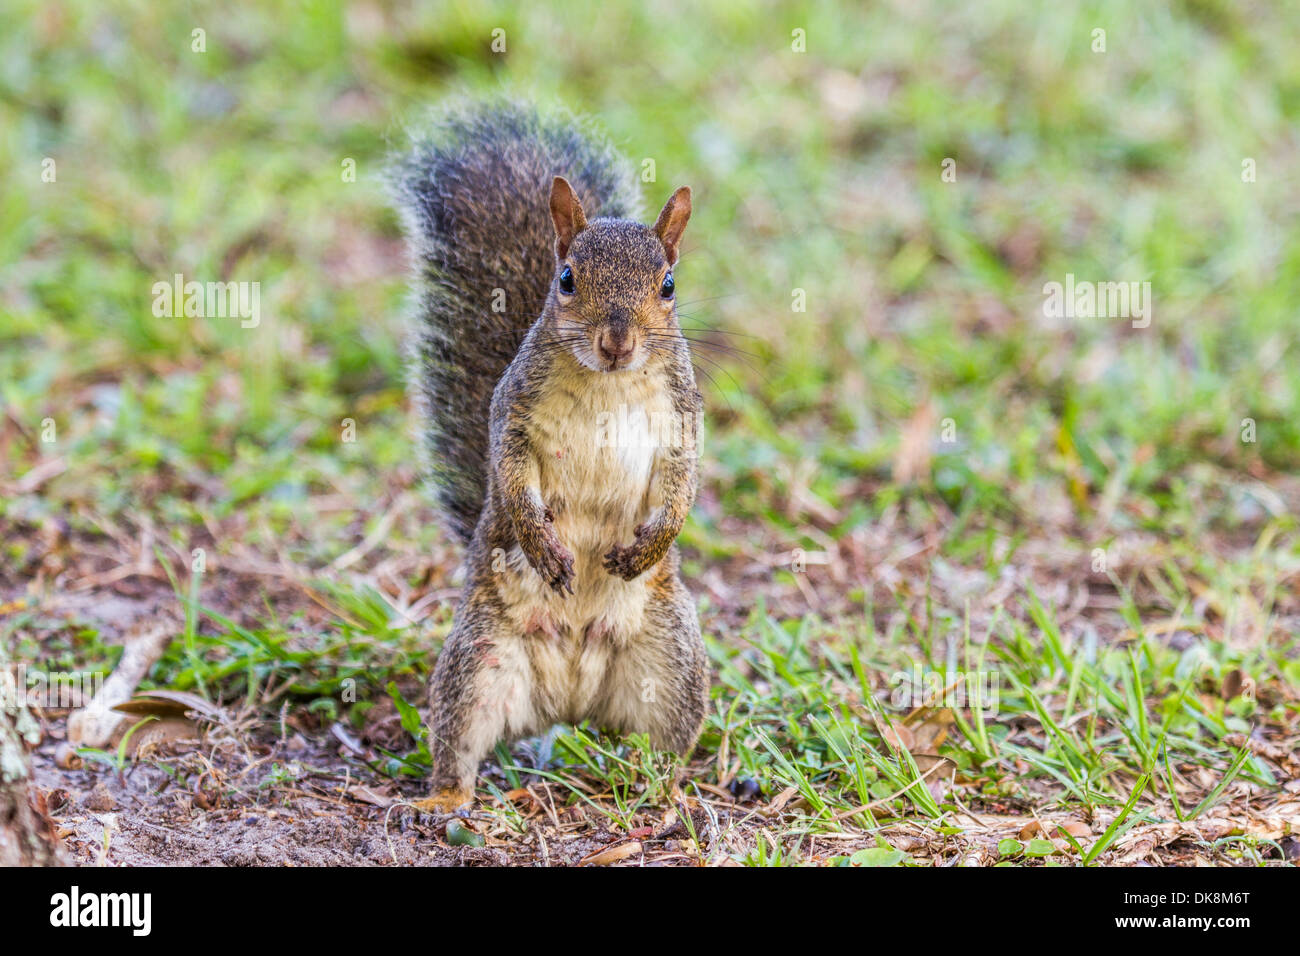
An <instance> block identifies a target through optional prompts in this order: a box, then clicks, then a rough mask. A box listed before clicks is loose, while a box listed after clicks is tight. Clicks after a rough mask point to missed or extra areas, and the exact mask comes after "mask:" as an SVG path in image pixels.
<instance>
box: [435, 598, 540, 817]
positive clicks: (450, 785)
mask: <svg viewBox="0 0 1300 956" xmlns="http://www.w3.org/2000/svg"><path fill="white" fill-rule="evenodd" d="M429 704H430V706H429V711H430V727H429V731H430V740H429V749H430V752H431V753H432V755H433V778H432V786H433V796H432V797H430V798H429V800H428V801H425V802H426V803H428V804H429V805H430V807H431V808H433V809H438V810H454V809H455V808H456V807H458V806H461V805H463V804H466V803H468V802H470V801H471V800H472V799H473V797H474V780H475V778H476V777H477V776H478V767H479V764H480V763H481V762H482V761H483V759H484V758H485V757H487V755H488V754H489V753H491V751H492V748H493V747H495V746H496V745H497V743H499V742H500V741H502V740H516V739H518V738H520V737H526V736H529V735H530V734H534V733H537V732H538V730H539V728H538V721H539V715H538V714H537V713H536V706H535V702H534V676H533V669H532V664H531V663H530V661H529V658H528V653H527V649H526V647H525V644H524V641H523V639H522V638H521V636H520V635H519V634H518V633H517V631H516V629H515V628H514V627H513V626H512V625H511V624H510V622H509V621H508V620H506V618H505V617H504V614H503V612H502V611H501V609H500V608H499V607H497V606H496V605H494V604H493V603H491V602H488V601H475V600H469V601H466V602H465V603H464V604H463V605H462V606H461V607H460V608H459V609H458V611H457V615H456V621H455V623H454V625H453V626H452V630H451V634H450V635H449V636H448V637H447V640H446V642H445V643H444V644H443V647H442V653H441V654H439V655H438V663H437V666H436V667H435V668H434V672H433V680H432V681H431V682H430V685H429Z"/></svg>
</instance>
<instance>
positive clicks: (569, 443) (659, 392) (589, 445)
mask: <svg viewBox="0 0 1300 956" xmlns="http://www.w3.org/2000/svg"><path fill="white" fill-rule="evenodd" d="M619 379H627V381H619ZM606 380H608V381H606ZM594 382H595V384H593V383H592V382H591V381H588V382H585V383H582V387H576V388H575V387H573V386H572V384H566V383H563V382H561V383H557V385H556V387H554V388H552V389H550V390H548V392H547V393H546V394H545V395H544V396H541V401H539V402H538V403H537V405H536V406H535V407H534V411H533V416H532V422H531V427H530V433H531V437H532V442H533V452H534V454H535V455H536V457H537V462H538V469H539V477H540V479H541V482H540V484H541V487H540V491H541V493H542V500H543V501H545V502H546V504H547V505H548V506H549V507H550V508H551V510H552V511H553V512H554V514H555V518H556V523H557V530H561V531H562V530H563V529H564V528H565V526H572V525H574V524H575V523H587V522H591V523H594V524H596V525H599V526H602V527H601V528H600V529H599V530H602V531H604V530H617V529H618V527H620V526H622V525H624V524H626V523H627V522H628V521H633V522H634V523H635V522H636V521H638V520H639V519H640V518H641V517H644V514H643V512H645V511H646V510H648V508H650V507H652V506H653V505H652V503H651V502H650V501H649V500H648V496H649V494H650V490H651V485H652V481H653V478H654V470H655V464H656V462H657V459H658V454H659V450H660V448H661V446H662V434H663V433H664V432H665V431H666V430H667V427H666V424H665V423H666V422H668V421H670V419H671V415H672V403H671V400H670V397H669V395H668V392H667V389H666V388H665V387H664V386H663V383H661V382H660V381H659V380H658V379H657V377H656V376H653V375H651V374H648V373H647V374H643V373H641V372H629V373H626V374H612V375H601V376H596V377H595V378H594ZM570 530H572V531H577V532H579V536H580V537H585V535H582V534H581V531H583V530H586V529H585V528H584V529H579V528H576V527H572V528H570ZM574 543H575V544H578V545H579V546H581V543H580V542H577V541H575V542H574ZM606 547H608V544H606Z"/></svg>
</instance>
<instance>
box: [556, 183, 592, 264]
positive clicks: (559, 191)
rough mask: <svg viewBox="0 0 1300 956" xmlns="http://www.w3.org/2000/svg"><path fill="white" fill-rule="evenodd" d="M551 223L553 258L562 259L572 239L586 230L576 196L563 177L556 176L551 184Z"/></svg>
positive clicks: (585, 221)
mask: <svg viewBox="0 0 1300 956" xmlns="http://www.w3.org/2000/svg"><path fill="white" fill-rule="evenodd" d="M551 221H552V222H553V223H555V257H556V258H557V259H563V258H564V257H565V256H567V255H568V254H569V246H570V245H572V244H573V237H574V236H576V235H577V234H578V233H580V232H582V230H584V229H586V228H587V217H586V216H584V215H583V214H582V203H580V202H579V201H578V194H577V193H575V192H574V191H573V187H572V186H570V185H569V181H568V180H567V179H565V178H564V177H563V176H556V177H555V180H554V181H553V182H552V183H551Z"/></svg>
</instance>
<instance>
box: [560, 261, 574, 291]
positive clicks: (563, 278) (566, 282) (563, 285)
mask: <svg viewBox="0 0 1300 956" xmlns="http://www.w3.org/2000/svg"><path fill="white" fill-rule="evenodd" d="M560 291H561V292H563V293H564V294H565V295H573V270H572V269H570V268H569V267H568V266H565V267H564V271H563V272H561V273H560Z"/></svg>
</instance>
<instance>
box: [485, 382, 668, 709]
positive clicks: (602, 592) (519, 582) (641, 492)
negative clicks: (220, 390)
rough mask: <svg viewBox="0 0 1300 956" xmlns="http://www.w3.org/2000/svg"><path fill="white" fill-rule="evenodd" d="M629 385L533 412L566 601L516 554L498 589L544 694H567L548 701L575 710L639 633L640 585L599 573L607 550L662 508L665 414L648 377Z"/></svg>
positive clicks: (643, 593) (664, 399)
mask: <svg viewBox="0 0 1300 956" xmlns="http://www.w3.org/2000/svg"><path fill="white" fill-rule="evenodd" d="M633 374H634V373H630V375H629V377H631V375H633ZM608 378H610V379H615V378H616V376H613V375H611V376H608ZM611 384H615V383H611ZM632 384H633V385H634V386H636V387H634V388H632V389H628V390H627V391H623V392H622V393H621V394H620V391H621V390H619V391H616V390H614V389H601V390H600V392H601V393H606V394H604V395H603V396H601V395H600V394H599V393H596V397H597V401H596V402H595V403H592V404H589V405H588V406H587V407H584V408H581V409H576V408H574V407H573V402H572V395H573V393H572V392H568V393H566V394H564V395H563V396H562V397H559V398H560V401H557V404H560V402H562V401H563V399H564V398H567V399H569V401H568V402H567V407H564V406H562V407H556V408H554V409H551V408H547V407H545V406H543V407H541V408H538V409H537V410H535V412H534V414H533V419H534V422H537V423H544V424H538V426H537V427H536V429H535V431H534V434H533V439H534V442H535V445H536V447H535V449H534V450H535V453H536V454H537V456H538V462H539V478H540V487H539V491H540V492H541V497H542V501H543V502H544V503H545V504H546V505H547V506H548V507H549V508H550V509H551V511H552V513H553V514H554V518H555V520H554V528H555V532H556V534H557V535H558V536H559V538H560V541H561V542H562V543H563V544H564V546H565V547H566V548H568V549H569V550H570V551H571V552H572V553H573V570H574V574H573V581H572V584H573V593H572V594H566V595H565V596H564V597H561V596H560V595H558V594H556V593H555V592H554V591H553V590H552V589H551V588H550V586H549V585H548V584H547V583H546V582H544V581H543V580H542V578H541V576H540V575H539V574H537V572H536V571H535V570H533V568H532V566H531V565H530V564H529V563H528V559H527V558H526V557H525V556H524V554H523V552H522V551H521V550H520V549H519V548H518V547H516V548H514V549H513V551H512V553H511V554H510V555H509V560H508V562H507V564H508V568H509V569H508V570H507V571H506V572H505V573H506V575H507V580H504V581H502V586H503V589H505V590H506V591H508V592H509V597H511V598H515V599H516V600H507V601H506V606H507V607H510V608H511V612H510V613H511V614H512V615H514V617H515V618H516V624H517V625H518V626H519V628H520V631H521V632H522V633H523V634H524V635H525V639H526V640H528V641H530V646H529V656H530V658H531V659H532V661H533V666H534V667H535V668H537V669H539V670H541V671H548V672H553V674H551V675H550V676H553V677H554V680H553V681H546V682H544V685H545V686H551V687H557V688H558V687H564V686H566V685H567V686H568V688H569V691H570V694H569V696H570V700H569V701H568V702H557V703H561V707H562V708H563V707H564V706H566V705H567V706H570V707H571V708H572V709H573V710H574V711H575V712H581V711H582V710H583V708H585V707H586V706H587V704H589V702H590V701H591V700H593V699H595V697H596V695H597V694H598V693H599V691H600V686H601V683H602V682H603V680H604V679H605V675H606V672H607V670H608V666H609V662H610V657H611V654H612V653H613V652H614V650H615V649H616V648H617V647H618V646H620V645H622V644H624V643H626V642H627V641H628V640H629V639H631V638H633V637H634V636H635V635H636V634H637V633H638V632H640V631H641V629H642V626H643V619H644V613H645V606H646V603H647V600H648V597H649V595H648V592H647V588H646V585H645V582H644V580H641V579H637V580H634V581H625V580H623V579H622V578H621V577H618V576H616V575H612V574H610V573H609V572H608V571H607V570H606V569H605V567H604V556H605V554H606V553H608V551H609V550H610V548H611V547H613V546H614V545H616V544H620V545H630V544H631V543H632V541H633V539H634V532H635V530H636V528H637V527H638V526H639V525H641V524H643V523H644V522H645V521H647V520H648V519H649V518H650V517H651V515H652V514H653V512H654V511H655V509H656V508H658V507H659V506H660V505H661V504H662V502H661V501H659V500H657V495H656V494H655V493H654V491H653V485H654V471H655V464H656V461H657V457H658V453H659V448H658V446H657V444H656V441H655V438H656V425H655V422H657V421H659V420H662V419H663V417H664V416H667V415H670V414H671V411H672V407H671V404H670V401H669V397H668V394H667V392H666V391H664V390H662V389H660V388H654V387H653V385H654V382H653V380H648V377H642V376H635V381H634V382H633V383H632ZM578 394H585V395H589V396H590V395H592V394H593V391H592V390H589V389H584V390H579V391H578ZM601 397H603V398H604V399H605V401H604V402H601V401H600V399H601ZM548 404H549V403H548ZM597 405H602V406H603V407H597ZM534 642H535V643H534ZM539 676H541V675H539ZM562 716H563V715H561V717H562Z"/></svg>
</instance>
